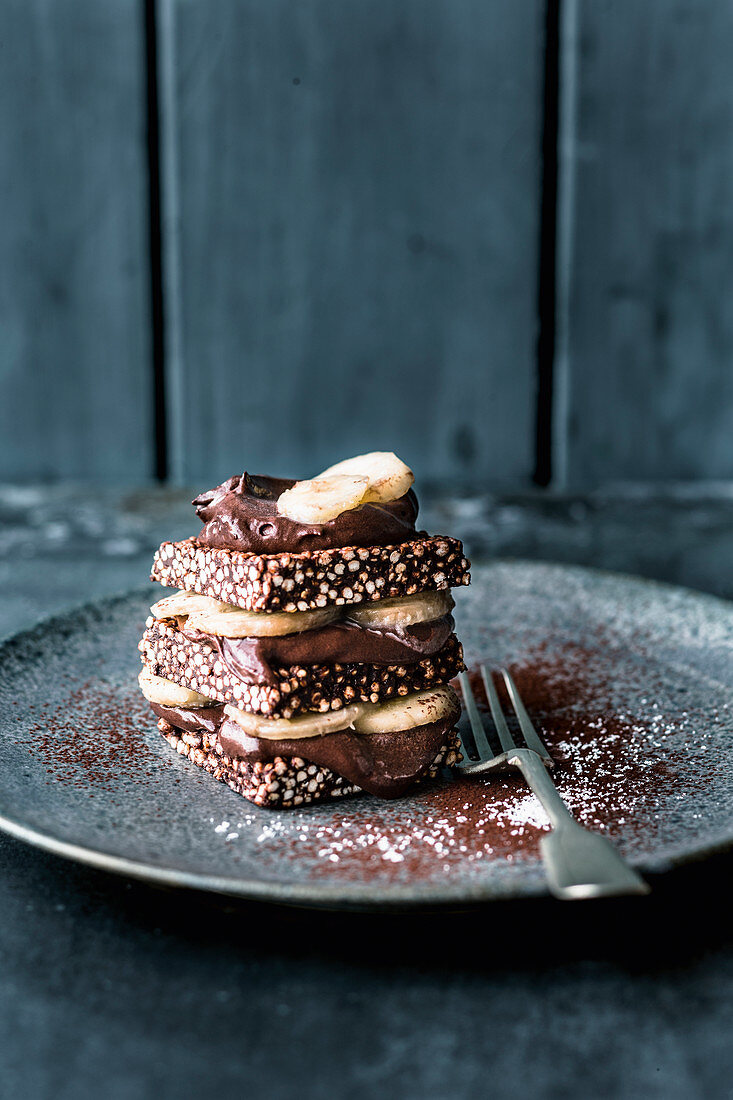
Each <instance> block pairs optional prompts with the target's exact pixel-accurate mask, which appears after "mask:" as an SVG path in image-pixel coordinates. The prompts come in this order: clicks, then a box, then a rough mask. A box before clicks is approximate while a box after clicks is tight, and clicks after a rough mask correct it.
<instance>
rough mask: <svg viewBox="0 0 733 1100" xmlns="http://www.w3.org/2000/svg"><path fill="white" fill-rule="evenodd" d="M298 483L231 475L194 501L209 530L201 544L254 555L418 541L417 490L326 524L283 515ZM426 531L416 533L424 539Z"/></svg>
mask: <svg viewBox="0 0 733 1100" xmlns="http://www.w3.org/2000/svg"><path fill="white" fill-rule="evenodd" d="M293 485H295V481H294V480H289V479H286V478H275V477H260V476H253V475H250V474H247V473H244V474H242V475H241V477H231V478H229V480H228V481H224V482H223V483H222V484H221V485H217V486H216V488H215V489H209V490H208V491H207V492H205V493H201V494H200V495H199V496H197V497H196V499H195V500H194V501H193V505H194V507H195V509H196V514H197V515H198V517H199V519H201V520H203V523H204V526H203V527H202V529H201V531H200V532H199V534H198V536H197V540H196V541H197V542H198V543H200V544H201V545H203V546H211V547H215V548H218V549H221V550H240V551H243V552H245V553H251V554H279V553H296V554H297V553H302V552H303V551H308V550H330V549H334V548H336V547H344V546H356V547H364V546H392V545H395V544H398V543H401V542H407V541H409V540H410V539H413V538H415V537H416V532H415V521H416V520H417V512H418V503H417V497H416V496H415V494H414V492H413V491H412V489H411V490H410V491H409V492H408V493H406V494H405V495H404V496H403V497H400V498H399V500H394V501H390V502H389V503H388V504H377V503H374V504H362V505H360V507H358V508H352V509H350V510H349V511H347V512H342V513H341V515H340V516H336V518H335V519H332V520H330V521H329V522H328V523H324V524H311V525H308V524H304V523H297V522H296V521H295V520H292V519H287V518H286V517H285V516H281V515H280V513H279V512H278V510H277V500H278V497H280V495H281V494H282V493H284V492H285V490H286V489H290V488H292V486H293ZM424 534H425V532H417V535H424Z"/></svg>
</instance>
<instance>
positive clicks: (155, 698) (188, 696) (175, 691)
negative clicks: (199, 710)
mask: <svg viewBox="0 0 733 1100" xmlns="http://www.w3.org/2000/svg"><path fill="white" fill-rule="evenodd" d="M137 682H138V684H139V685H140V690H141V691H142V693H143V695H144V696H145V698H146V699H147V700H148V702H150V703H160V705H161V706H163V707H215V706H216V705H217V701H216V699H209V697H208V696H207V695H199V693H198V692H197V691H191V690H190V689H189V688H185V687H181V686H180V684H174V683H173V681H172V680H164V679H163V677H162V676H155V675H154V674H153V673H152V672H151V671H150V669H149V668H144V669H143V670H142V672H141V673H140V675H139V676H138V678H137Z"/></svg>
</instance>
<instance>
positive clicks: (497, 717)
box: [481, 665, 517, 752]
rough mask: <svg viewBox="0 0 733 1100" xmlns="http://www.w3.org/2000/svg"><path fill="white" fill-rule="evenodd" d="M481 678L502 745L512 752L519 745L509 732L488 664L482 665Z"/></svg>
mask: <svg viewBox="0 0 733 1100" xmlns="http://www.w3.org/2000/svg"><path fill="white" fill-rule="evenodd" d="M481 678H482V680H483V682H484V687H485V688H486V697H487V699H488V700H489V706H490V707H491V717H492V718H493V719H494V725H495V726H496V732H497V733H498V734H499V740H500V741H501V747H502V749H503V750H504V752H511V751H512V749H516V747H517V746H516V744H515V742H514V738H513V737H512V735H511V733H510V732H509V727H508V726H507V724H506V720H505V718H504V712H503V710H502V709H501V703H500V702H499V696H498V695H497V694H496V688H495V687H494V681H493V679H492V676H491V673H490V672H489V670H488V668H487V667H486V665H481Z"/></svg>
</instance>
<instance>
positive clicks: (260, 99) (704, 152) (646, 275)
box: [0, 0, 733, 489]
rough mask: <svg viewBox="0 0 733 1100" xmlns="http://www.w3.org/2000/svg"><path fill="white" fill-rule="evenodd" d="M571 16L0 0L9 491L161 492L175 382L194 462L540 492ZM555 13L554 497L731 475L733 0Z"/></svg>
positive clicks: (318, 0) (548, 9)
mask: <svg viewBox="0 0 733 1100" xmlns="http://www.w3.org/2000/svg"><path fill="white" fill-rule="evenodd" d="M151 5H152V6H153V7H154V10H155V14H156V20H157V36H158V48H159V54H158V59H159V63H158V66H157V79H158V85H159V88H160V104H159V105H158V104H156V103H155V102H153V104H152V107H153V108H156V107H158V106H159V108H160V137H161V147H160V149H161V162H162V169H163V173H162V181H161V182H162V193H163V203H164V205H163V238H162V244H163V255H162V260H163V276H164V304H165V316H164V322H165V326H164V330H163V333H162V335H163V337H164V350H165V358H164V359H163V358H161V357H160V356H159V357H158V359H157V360H156V361H153V352H152V350H151V349H152V348H153V347H154V345H155V342H154V341H153V338H152V333H151V309H150V301H151V295H152V293H153V291H154V290H155V279H154V274H155V271H156V264H155V262H154V260H155V257H151V252H150V241H149V236H148V228H149V226H148V219H149V194H150V191H149V184H150V181H149V174H148V156H147V147H146V118H147V114H148V109H149V106H150V105H149V104H148V101H147V73H146V44H147V45H148V46H149V45H150V43H149V41H148V40H146V33H145V32H146V23H145V15H146V10H147V11H148V12H149V11H150V10H151ZM557 10H558V0H547V2H545V0H523V2H522V3H521V4H517V3H515V2H513V0H495V2H494V3H492V4H490V5H487V4H484V3H482V2H480V0H404V2H403V3H401V4H399V5H394V4H390V3H388V2H387V0H348V2H347V3H343V4H338V5H333V4H332V3H330V2H329V0H302V2H301V3H300V4H297V5H293V4H291V3H290V2H289V0H268V2H267V3H265V2H263V0H218V2H217V3H216V4H211V3H208V2H206V0H148V4H147V6H146V3H145V2H143V0H105V3H103V4H100V3H98V2H97V0H63V2H62V3H58V4H54V3H51V2H50V0H5V3H4V4H3V5H2V9H1V10H0V194H1V195H2V205H1V206H0V253H1V254H2V256H3V264H2V266H1V267H0V478H2V479H4V480H22V481H28V480H33V479H39V480H52V479H55V478H80V477H88V478H90V479H92V480H99V481H119V482H124V483H135V482H141V481H144V480H146V479H149V478H151V477H152V476H153V474H154V471H155V455H156V442H157V444H158V445H160V444H161V442H162V441H163V437H162V433H161V420H160V418H158V420H157V436H156V416H155V410H154V409H153V393H154V392H156V386H157V392H158V393H159V394H160V393H161V388H163V389H164V391H165V398H166V406H165V410H164V412H165V420H164V422H165V425H166V426H167V453H168V468H169V471H170V474H171V476H172V478H173V479H174V480H177V481H185V482H193V483H195V484H201V485H203V484H206V483H207V482H210V481H214V480H217V479H219V478H222V477H224V476H226V475H227V474H229V473H230V472H233V471H235V470H238V469H241V468H242V466H244V465H247V466H249V467H250V468H253V469H256V468H259V469H269V470H272V472H276V473H287V472H289V471H290V472H294V473H309V472H311V471H314V470H317V469H318V468H319V467H320V466H321V465H322V464H323V463H326V462H329V461H331V460H332V459H333V458H336V457H339V456H341V455H343V454H349V453H354V452H356V451H359V450H362V449H371V448H380V447H389V448H395V449H397V450H398V451H400V452H401V453H403V454H404V455H405V457H407V458H408V459H409V460H410V461H411V462H412V463H413V464H414V465H415V467H416V470H417V472H418V473H419V474H420V475H421V476H423V477H428V476H432V477H435V478H439V479H441V480H442V481H443V482H448V483H449V484H450V483H457V482H458V481H459V480H460V482H461V484H463V485H465V486H466V487H469V488H471V487H473V488H475V487H479V486H487V485H488V486H495V487H505V488H506V487H515V488H521V487H527V486H529V485H530V484H531V476H532V470H533V468H534V463H535V447H536V434H535V417H536V413H537V409H536V404H537V392H538V387H537V371H538V366H537V355H536V340H537V326H538V309H537V301H536V298H537V285H538V269H539V265H540V263H541V262H544V264H545V265H547V264H548V263H551V262H552V256H549V255H548V254H544V256H543V257H540V256H539V255H538V241H539V239H540V226H539V219H540V209H541V197H542V172H543V165H542V163H541V159H540V157H541V148H542V145H541V134H542V124H543V102H542V94H543V46H544V25H545V20H546V19H550V20H552V18H553V17H554V14H555V13H556V12H557ZM560 10H561V12H562V34H561V36H560V52H559V58H558V63H559V68H560V92H561V110H560V118H561V126H560V134H559V150H560V176H559V190H558V203H557V222H556V225H557V249H558V251H557V267H556V273H557V278H556V291H557V307H558V308H557V346H556V354H555V362H554V372H553V390H552V397H553V414H554V418H553V425H554V431H553V441H552V458H553V469H554V482H553V484H554V486H555V487H556V488H570V489H584V488H593V487H595V486H598V485H603V484H605V483H608V482H613V481H619V480H629V479H631V480H635V481H655V480H666V479H679V478H687V479H705V480H708V479H720V478H731V477H733V65H731V61H730V59H731V57H733V5H732V4H731V3H730V2H729V0H706V3H704V4H700V3H699V2H697V0H646V2H645V3H644V4H638V3H636V2H635V0H562V4H561V5H560ZM550 136H551V135H550ZM545 182H547V181H545ZM153 212H154V213H155V210H154V206H153ZM543 239H544V240H549V239H550V237H548V235H547V234H545V236H544V237H543ZM545 269H546V268H545ZM151 271H152V272H153V279H152V285H151ZM159 335H160V333H159ZM155 346H159V345H155ZM547 365H548V364H544V366H545V367H546V366H547ZM161 384H162V385H161ZM540 390H541V391H543V387H540ZM159 411H160V410H159Z"/></svg>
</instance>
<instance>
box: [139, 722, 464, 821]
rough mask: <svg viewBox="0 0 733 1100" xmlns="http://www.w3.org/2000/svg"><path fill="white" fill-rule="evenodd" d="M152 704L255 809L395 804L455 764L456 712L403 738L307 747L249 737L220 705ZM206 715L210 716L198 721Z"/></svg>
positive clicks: (350, 739) (316, 742)
mask: <svg viewBox="0 0 733 1100" xmlns="http://www.w3.org/2000/svg"><path fill="white" fill-rule="evenodd" d="M151 705H152V709H153V711H154V712H155V714H157V715H158V717H159V718H160V719H161V721H160V722H159V723H158V725H159V728H160V729H161V732H162V733H163V734H164V736H165V737H166V739H167V740H168V741H169V743H170V744H172V745H173V747H174V748H176V749H178V751H179V752H182V753H183V754H184V755H186V756H188V757H189V758H190V759H191V760H192V761H193V762H194V763H195V764H198V765H199V766H200V767H204V768H206V770H207V771H210V772H211V773H212V774H213V775H214V776H215V777H216V778H217V779H221V780H222V781H223V782H226V783H228V784H229V786H231V787H233V788H234V789H235V790H237V791H239V793H240V794H243V795H244V797H245V798H249V799H250V800H251V801H253V802H257V803H258V804H259V805H270V806H287V805H293V806H297V805H301V804H304V803H308V802H315V801H318V800H319V799H323V798H328V797H338V796H340V795H344V794H351V793H354V792H355V791H357V790H365V791H367V792H368V793H369V794H373V795H376V796H377V797H380V798H398V797H400V796H401V795H403V794H404V793H405V792H406V791H407V790H409V788H410V787H411V786H413V785H414V783H415V782H416V781H417V780H418V779H420V778H424V777H425V776H426V775H434V774H435V773H436V772H437V770H438V768H439V767H442V766H446V765H447V766H451V765H453V764H455V763H457V762H458V760H459V759H460V755H459V746H458V739H457V737H456V735H455V732H451V731H452V728H453V725H454V722H455V719H456V718H457V716H458V711H459V708H458V707H456V714H455V715H453V716H450V717H448V718H446V719H444V720H443V721H441V722H433V723H430V724H429V725H425V726H420V727H417V728H415V729H411V730H404V731H402V732H396V733H384V734H368V735H367V734H357V733H354V731H353V730H344V731H342V732H339V733H332V734H327V735H326V736H324V737H314V738H308V739H307V740H305V741H303V740H297V741H293V740H283V741H269V740H266V739H264V738H255V737H249V736H248V735H247V734H246V733H245V732H244V731H243V730H242V729H240V727H239V726H237V724H236V723H235V722H233V721H232V720H231V719H229V718H227V717H226V716H225V715H224V714H223V708H220V707H213V708H202V710H201V711H200V710H199V709H198V708H197V709H196V710H194V709H182V708H174V707H163V706H160V705H159V704H156V703H153V704H151ZM206 711H211V712H215V713H212V714H209V715H206V716H205V718H204V720H203V721H201V720H200V714H201V713H204V715H205V712H206ZM216 727H218V728H216Z"/></svg>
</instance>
